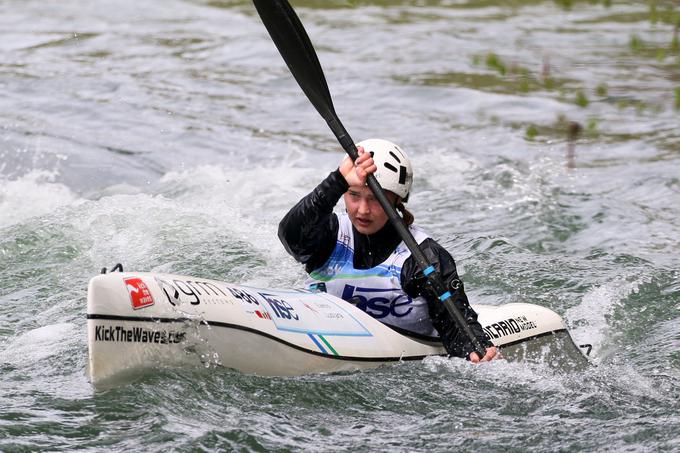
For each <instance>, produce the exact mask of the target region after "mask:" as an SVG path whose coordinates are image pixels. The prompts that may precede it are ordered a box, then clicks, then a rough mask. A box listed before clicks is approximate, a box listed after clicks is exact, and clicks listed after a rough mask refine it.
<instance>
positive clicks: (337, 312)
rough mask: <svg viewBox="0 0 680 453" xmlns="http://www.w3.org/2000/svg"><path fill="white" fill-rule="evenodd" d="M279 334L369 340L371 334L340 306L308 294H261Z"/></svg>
mask: <svg viewBox="0 0 680 453" xmlns="http://www.w3.org/2000/svg"><path fill="white" fill-rule="evenodd" d="M258 294H259V295H260V296H261V297H262V299H264V301H265V302H266V304H263V307H264V308H265V309H266V310H267V311H268V312H269V314H270V316H271V319H272V321H274V324H275V325H276V328H277V329H278V330H283V331H287V332H298V333H304V334H318V335H338V336H353V337H370V336H372V334H371V332H369V331H368V329H366V327H364V325H363V324H361V322H359V321H358V320H357V319H356V318H354V316H352V315H351V314H350V313H349V312H348V311H346V310H345V309H343V308H342V307H341V306H340V305H339V304H336V303H334V302H332V301H330V300H327V299H323V298H321V297H320V296H318V295H315V296H310V295H309V294H307V293H301V294H300V295H297V294H285V295H282V294H276V293H265V292H260V293H258Z"/></svg>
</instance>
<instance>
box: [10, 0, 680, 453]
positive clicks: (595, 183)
mask: <svg viewBox="0 0 680 453" xmlns="http://www.w3.org/2000/svg"><path fill="white" fill-rule="evenodd" d="M293 4H294V6H295V7H296V9H297V11H298V13H299V15H300V17H301V19H302V21H303V23H304V24H305V26H306V28H307V30H308V32H309V34H310V36H311V39H312V41H313V42H314V44H315V46H316V48H317V50H318V52H319V58H320V60H321V64H322V66H323V67H324V70H325V73H326V78H327V80H328V82H329V85H330V89H331V93H332V95H333V98H334V102H335V107H336V110H337V112H338V114H339V115H340V118H341V119H342V121H343V123H344V124H345V126H346V128H347V129H348V131H349V132H350V134H351V135H352V137H353V138H354V139H355V140H357V141H358V140H361V139H363V138H369V137H383V138H388V139H391V140H393V141H395V142H397V143H399V144H400V145H401V146H402V147H403V148H404V149H405V150H406V151H407V152H408V153H409V154H410V156H411V158H412V161H413V165H414V167H415V173H416V177H415V182H414V188H413V193H412V196H411V200H410V201H409V206H410V208H411V210H412V211H413V212H414V213H415V216H416V221H417V223H419V224H420V225H421V226H422V227H423V228H425V229H426V230H428V231H429V232H430V233H431V234H432V235H433V237H435V238H436V239H438V240H439V241H440V242H441V243H442V244H443V245H444V246H445V247H446V248H447V249H448V250H449V251H450V252H451V253H452V254H453V256H454V257H455V258H456V260H457V263H458V266H459V271H460V273H461V276H462V278H463V280H464V281H465V284H466V289H467V291H468V293H469V296H470V299H471V301H472V302H473V303H481V304H492V305H498V304H502V303H509V302H528V303H533V304H538V305H543V306H546V307H549V308H551V309H552V310H554V311H556V312H557V313H558V314H560V315H561V316H563V317H564V319H565V321H566V322H567V325H568V326H569V329H570V331H571V334H572V336H573V337H574V339H575V340H576V342H577V343H590V344H592V345H593V350H592V353H591V360H592V362H593V363H594V365H595V366H593V367H591V368H589V369H588V370H586V371H579V372H575V371H572V370H569V369H559V368H557V369H556V368H554V367H551V366H548V365H546V364H544V363H540V362H536V363H534V362H525V363H510V362H505V361H497V362H494V363H490V364H485V365H483V366H474V365H471V364H469V363H468V362H465V361H462V360H447V359H444V358H441V357H437V358H428V359H426V360H424V361H419V362H408V363H399V364H396V365H393V366H386V367H383V368H379V369H376V370H373V371H365V372H355V373H343V374H331V375H310V376H302V377H297V378H266V377H258V376H247V375H242V374H238V373H235V372H232V371H229V370H227V369H224V368H221V367H218V366H208V367H206V368H205V369H200V370H192V369H161V370H158V371H157V372H155V373H152V374H150V375H148V376H144V377H142V378H140V379H137V380H135V381H133V382H131V383H129V384H128V385H123V386H120V387H117V388H113V389H109V390H104V391H96V390H95V389H94V388H93V387H92V385H91V384H90V382H89V381H88V378H87V374H86V365H87V344H86V338H87V335H86V319H85V309H86V307H85V304H86V288H87V283H88V280H89V279H90V278H91V277H92V276H94V275H96V274H97V273H98V272H99V270H100V269H101V268H102V267H104V266H108V267H110V266H112V265H113V264H115V263H117V262H122V263H123V264H124V266H125V269H126V270H137V271H157V272H172V273H177V274H184V275H195V276H202V277H207V278H215V279H218V280H223V281H227V282H233V283H243V284H248V285H253V286H263V287H279V288H289V287H299V286H300V285H302V283H303V281H304V278H305V273H304V270H303V269H302V267H301V266H300V265H298V264H297V263H295V262H294V261H293V259H292V258H290V257H289V256H288V255H287V254H286V252H285V251H284V249H283V247H282V246H281V245H280V244H279V242H278V239H277V236H276V230H277V224H278V221H279V220H280V218H281V217H282V216H283V215H284V214H285V212H286V211H287V210H288V209H289V208H290V207H291V206H292V205H293V204H294V203H295V202H296V201H297V200H298V199H299V198H300V197H302V196H303V195H305V194H306V193H307V192H309V191H310V190H311V189H312V188H313V187H314V186H315V185H316V184H317V183H318V182H319V181H320V180H321V179H322V178H323V177H325V175H326V174H327V173H328V172H330V171H332V170H333V169H334V168H336V167H337V164H338V162H339V160H340V159H341V157H342V152H341V150H340V149H339V146H338V145H337V143H336V142H335V139H334V137H333V135H332V134H331V133H330V131H329V129H328V128H327V126H326V124H325V123H324V122H323V120H322V119H321V118H320V117H319V115H318V114H317V113H316V111H315V110H314V109H313V108H312V107H311V105H310V104H309V102H308V101H307V99H306V98H305V97H304V96H303V95H302V93H301V91H300V89H299V88H298V86H297V85H296V83H295V82H294V80H293V79H292V77H291V76H290V74H289V72H288V70H287V68H286V67H285V65H284V64H283V62H282V60H281V58H280V56H279V55H278V53H277V52H276V49H275V47H274V45H273V44H272V42H271V40H270V38H269V36H268V35H267V33H266V31H265V29H264V27H263V26H262V24H261V23H260V21H259V19H258V16H257V15H256V13H255V11H254V8H253V6H252V4H251V3H249V2H247V1H237V0H234V1H230V0H203V1H201V0H194V1H189V0H187V1H178V0H163V1H161V0H147V1H128V0H118V1H115V2H111V1H100V0H90V1H87V2H85V1H77V0H63V1H59V2H44V1H37V0H5V1H2V2H0V57H1V58H0V450H3V451H26V450H49V451H59V450H73V449H85V450H110V451H161V450H167V449H170V450H177V451H196V450H199V451H218V450H222V451H223V450H234V451H301V450H304V451H348V450H349V451H369V450H373V451H388V450H389V451H456V450H458V451H517V452H519V451H527V450H529V451H558V450H559V451H678V450H680V390H679V389H680V352H679V351H680V44H679V43H678V39H679V38H678V23H680V8H679V7H677V6H674V4H675V2H672V1H667V2H663V1H661V0H659V1H653V0H652V1H637V2H636V1H616V0H611V1H596V0H591V1H578V0H561V1H557V0H555V1H549V0H543V1H541V0H533V1H532V0H525V1H521V0H513V1H499V0H497V1H494V0H467V1H466V0H449V1H444V0H442V1H436V0H424V1H395V2H386V1H312V0H310V1H294V2H293ZM673 8H675V10H673ZM339 209H341V207H339Z"/></svg>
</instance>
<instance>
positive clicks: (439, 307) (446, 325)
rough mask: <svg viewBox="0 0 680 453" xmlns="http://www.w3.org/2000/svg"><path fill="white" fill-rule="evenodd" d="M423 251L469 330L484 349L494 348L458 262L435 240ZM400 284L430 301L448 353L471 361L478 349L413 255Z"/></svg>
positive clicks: (436, 327)
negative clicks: (433, 288) (428, 282)
mask: <svg viewBox="0 0 680 453" xmlns="http://www.w3.org/2000/svg"><path fill="white" fill-rule="evenodd" d="M421 249H422V250H423V253H425V256H426V257H427V259H428V261H429V262H430V263H434V265H435V268H436V269H437V270H438V271H439V273H440V275H441V277H442V279H443V281H444V283H445V285H446V288H447V289H448V290H449V291H450V292H451V294H452V297H453V300H454V303H455V304H456V306H457V307H458V309H459V310H460V311H461V314H462V315H463V318H465V320H466V321H467V324H468V325H469V326H470V329H471V330H472V332H473V333H474V335H475V336H476V337H477V339H478V340H479V342H480V343H481V344H482V346H484V347H485V348H486V347H490V346H493V344H492V343H491V341H489V339H488V338H487V336H486V334H485V333H484V330H483V329H482V326H481V324H480V323H479V321H477V313H476V312H475V311H474V310H473V309H472V307H470V303H469V302H468V298H467V295H466V294H465V290H464V288H463V282H461V281H460V279H459V278H458V272H457V271H456V263H455V261H454V260H453V257H452V256H451V254H450V253H449V252H448V251H447V250H446V249H445V248H444V247H442V246H441V245H439V244H438V243H437V242H436V241H435V240H433V239H430V238H428V239H426V240H425V241H423V243H422V244H421ZM401 283H402V288H404V291H405V292H406V293H407V294H408V295H409V296H411V297H418V296H421V295H422V296H423V297H425V299H426V300H427V305H428V309H429V312H430V317H431V318H432V324H433V326H434V328H435V329H436V330H437V332H439V336H440V337H441V339H442V343H443V344H444V347H445V348H446V352H448V353H449V355H450V356H454V357H464V358H469V355H470V353H471V352H473V351H474V350H475V348H474V346H473V345H472V342H471V341H470V339H469V338H467V335H465V332H463V331H462V330H461V329H459V328H458V326H457V325H456V322H455V320H454V319H453V318H452V317H451V315H450V314H449V312H448V311H447V309H446V306H445V305H444V304H443V303H442V302H441V301H440V300H439V294H434V293H433V292H432V290H431V288H429V285H428V284H427V278H426V277H425V276H424V275H423V273H422V271H421V270H420V269H419V268H418V264H417V263H416V261H415V259H414V258H413V256H411V257H409V258H408V259H407V260H406V261H405V262H404V265H403V267H402V272H401Z"/></svg>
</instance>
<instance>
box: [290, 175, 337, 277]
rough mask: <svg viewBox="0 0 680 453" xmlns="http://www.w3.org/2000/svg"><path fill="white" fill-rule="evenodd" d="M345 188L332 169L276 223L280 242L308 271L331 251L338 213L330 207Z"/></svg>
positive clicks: (335, 235)
mask: <svg viewBox="0 0 680 453" xmlns="http://www.w3.org/2000/svg"><path fill="white" fill-rule="evenodd" d="M348 188H349V186H348V185H347V181H346V180H345V178H344V177H343V176H342V174H341V173H340V170H335V171H334V172H332V173H331V174H329V175H328V177H327V178H326V179H324V180H323V181H322V182H321V184H319V185H318V186H317V187H316V188H315V189H314V190H313V191H312V192H311V193H310V194H309V195H307V196H306V197H304V198H303V199H302V200H300V201H299V202H298V203H297V204H296V205H295V206H293V208H292V209H291V210H290V211H288V214H286V215H285V217H284V218H283V219H282V220H281V222H280V223H279V239H280V240H281V243H282V244H283V246H284V247H285V248H286V251H287V252H288V253H290V254H291V255H292V256H293V257H294V258H295V259H296V260H297V261H299V262H300V263H304V264H305V268H306V270H307V272H308V273H309V272H311V271H313V270H314V269H316V268H318V267H319V266H321V265H322V264H323V263H325V262H326V260H327V259H328V257H329V256H330V255H331V252H333V248H334V247H335V243H336V239H337V235H338V217H337V216H336V215H335V214H334V213H333V207H334V206H335V205H336V204H337V203H338V201H339V200H340V197H341V196H342V194H344V193H345V192H347V189H348Z"/></svg>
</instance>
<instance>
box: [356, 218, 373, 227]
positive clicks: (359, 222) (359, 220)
mask: <svg viewBox="0 0 680 453" xmlns="http://www.w3.org/2000/svg"><path fill="white" fill-rule="evenodd" d="M354 220H355V221H356V223H357V225H359V226H362V227H364V228H365V227H368V226H369V225H370V224H371V223H373V222H372V221H371V220H369V219H362V218H360V217H356V218H355V219H354Z"/></svg>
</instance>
